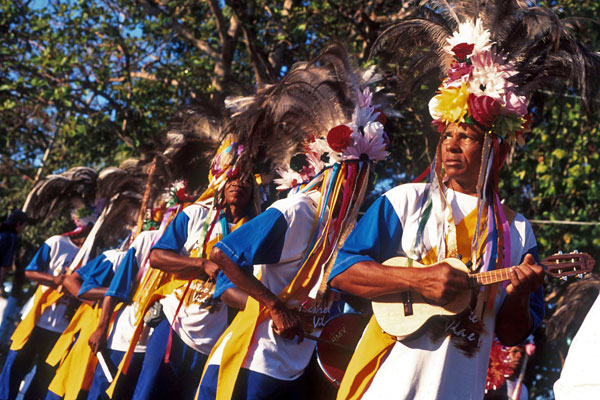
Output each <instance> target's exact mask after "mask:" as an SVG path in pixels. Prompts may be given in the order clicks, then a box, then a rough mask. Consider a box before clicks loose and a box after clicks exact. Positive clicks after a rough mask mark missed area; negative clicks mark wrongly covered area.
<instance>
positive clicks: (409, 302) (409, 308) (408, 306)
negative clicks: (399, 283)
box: [402, 292, 413, 317]
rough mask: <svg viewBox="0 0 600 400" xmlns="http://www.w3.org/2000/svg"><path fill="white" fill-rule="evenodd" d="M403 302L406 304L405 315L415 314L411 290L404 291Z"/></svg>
mask: <svg viewBox="0 0 600 400" xmlns="http://www.w3.org/2000/svg"><path fill="white" fill-rule="evenodd" d="M402 304H404V316H406V317H408V316H409V315H413V306H412V299H411V296H410V292H404V293H402Z"/></svg>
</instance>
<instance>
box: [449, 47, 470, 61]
mask: <svg viewBox="0 0 600 400" xmlns="http://www.w3.org/2000/svg"><path fill="white" fill-rule="evenodd" d="M473 47H475V45H474V44H468V43H460V44H457V45H456V46H454V47H453V48H452V52H453V53H454V55H455V56H456V58H458V59H459V60H460V61H465V60H466V59H467V56H469V55H471V53H472V52H473Z"/></svg>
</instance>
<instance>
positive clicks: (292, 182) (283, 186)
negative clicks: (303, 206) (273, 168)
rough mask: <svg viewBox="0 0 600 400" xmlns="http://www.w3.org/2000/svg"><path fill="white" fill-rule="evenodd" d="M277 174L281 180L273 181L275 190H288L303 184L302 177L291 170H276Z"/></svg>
mask: <svg viewBox="0 0 600 400" xmlns="http://www.w3.org/2000/svg"><path fill="white" fill-rule="evenodd" d="M277 173H278V174H279V176H280V177H281V178H277V179H273V182H275V183H276V184H277V185H279V186H277V187H276V188H275V189H277V190H288V189H291V188H293V187H295V186H297V185H299V184H301V183H302V182H303V180H302V176H301V175H300V174H299V173H297V172H296V171H294V170H292V169H289V168H288V169H285V170H284V169H281V168H277Z"/></svg>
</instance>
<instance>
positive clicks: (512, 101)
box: [429, 20, 531, 145]
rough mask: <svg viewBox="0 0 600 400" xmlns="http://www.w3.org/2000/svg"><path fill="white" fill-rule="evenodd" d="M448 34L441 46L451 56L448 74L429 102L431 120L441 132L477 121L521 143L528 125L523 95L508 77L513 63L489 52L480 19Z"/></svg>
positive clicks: (476, 123) (477, 123) (488, 45)
mask: <svg viewBox="0 0 600 400" xmlns="http://www.w3.org/2000/svg"><path fill="white" fill-rule="evenodd" d="M447 40H448V45H447V46H446V47H444V51H446V52H447V53H448V54H450V55H451V56H452V58H453V61H452V63H451V64H450V69H449V70H448V77H447V78H446V79H444V81H443V82H442V84H441V85H440V87H439V88H438V92H437V93H438V94H437V95H436V96H434V97H433V98H432V99H431V100H430V102H429V112H430V114H431V116H432V117H433V120H434V121H433V124H434V125H435V126H436V127H437V129H438V131H440V132H442V131H443V130H444V128H445V127H446V125H448V124H450V123H454V122H460V123H468V124H475V125H479V126H480V127H482V128H484V129H485V130H487V131H492V132H494V133H495V134H497V135H498V136H500V137H502V138H504V139H506V140H507V141H508V142H509V144H511V145H512V144H513V143H514V142H515V141H516V142H517V143H519V145H524V144H525V140H524V133H525V132H527V131H529V130H530V128H531V116H530V115H529V114H528V111H527V98H526V97H525V96H519V95H518V94H517V86H516V85H515V84H514V83H512V82H511V81H510V77H511V76H513V75H515V74H516V73H517V71H516V69H515V67H514V65H513V64H511V63H509V62H507V61H506V58H505V57H504V56H502V55H501V54H498V53H496V52H494V49H493V42H491V41H490V32H489V31H488V30H487V29H483V27H482V26H481V21H480V20H476V21H475V22H473V21H467V22H465V23H462V24H460V25H459V27H458V31H456V32H454V34H453V35H452V37H450V38H449V39H447Z"/></svg>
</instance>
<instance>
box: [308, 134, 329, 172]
mask: <svg viewBox="0 0 600 400" xmlns="http://www.w3.org/2000/svg"><path fill="white" fill-rule="evenodd" d="M333 153H334V152H333V151H332V150H331V148H330V147H329V145H328V144H327V141H326V140H324V139H321V138H319V139H315V140H314V141H313V142H310V143H309V144H308V151H307V152H306V161H308V164H309V165H310V166H311V167H312V168H313V169H314V171H315V172H316V173H319V172H320V171H322V170H323V169H324V168H325V162H324V161H323V160H322V157H323V155H325V154H330V155H331V154H333Z"/></svg>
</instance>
